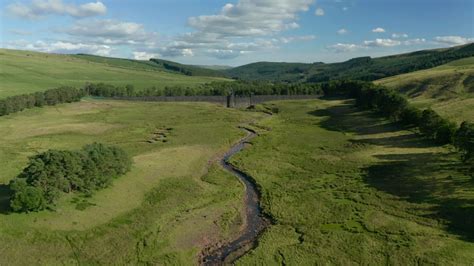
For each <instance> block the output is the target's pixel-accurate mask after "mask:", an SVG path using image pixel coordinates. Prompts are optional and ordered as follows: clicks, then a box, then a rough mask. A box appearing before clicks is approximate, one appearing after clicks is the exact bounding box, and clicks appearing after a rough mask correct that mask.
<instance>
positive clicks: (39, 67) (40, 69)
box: [0, 49, 223, 98]
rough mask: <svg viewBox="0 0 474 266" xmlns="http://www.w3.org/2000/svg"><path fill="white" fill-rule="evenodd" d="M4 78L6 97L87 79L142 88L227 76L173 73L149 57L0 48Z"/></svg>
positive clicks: (0, 90)
mask: <svg viewBox="0 0 474 266" xmlns="http://www.w3.org/2000/svg"><path fill="white" fill-rule="evenodd" d="M0 80H1V81H2V82H1V83H0V98H3V97H7V96H11V95H16V94H22V93H30V92H35V91H41V90H45V89H50V88H55V87H58V86H61V85H70V86H83V85H84V84H85V83H86V82H105V83H110V84H115V85H126V84H133V85H134V86H135V87H136V88H139V89H142V88H147V87H152V86H156V87H164V86H173V85H182V86H195V85H198V84H202V83H207V82H212V81H216V80H223V79H221V78H213V77H191V76H186V75H182V74H178V73H170V72H169V71H164V70H163V69H161V68H158V67H155V66H154V64H153V63H150V62H147V61H135V60H126V59H114V58H103V57H95V56H84V55H57V54H45V53H37V52H30V51H16V50H7V49H0Z"/></svg>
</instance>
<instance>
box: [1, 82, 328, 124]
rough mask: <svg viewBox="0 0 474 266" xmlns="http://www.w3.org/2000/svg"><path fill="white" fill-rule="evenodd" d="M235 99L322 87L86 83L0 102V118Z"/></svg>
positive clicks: (313, 91)
mask: <svg viewBox="0 0 474 266" xmlns="http://www.w3.org/2000/svg"><path fill="white" fill-rule="evenodd" d="M231 93H233V94H234V95H237V96H251V95H322V93H323V92H322V89H321V84H312V83H307V84H305V83H294V84H286V83H272V82H257V81H255V82H246V81H235V82H212V83H206V84H202V85H199V86H196V87H184V86H173V87H169V86H167V87H164V88H162V87H150V88H146V89H140V90H137V89H135V87H134V86H133V85H126V86H115V85H111V84H104V83H96V84H94V83H89V84H86V85H85V86H84V87H83V88H79V89H78V88H73V87H60V88H56V89H50V90H46V91H44V92H36V93H31V94H21V95H16V96H11V97H7V98H5V99H0V116H4V115H9V114H12V113H16V112H20V111H23V110H24V109H29V108H33V107H42V106H47V105H56V104H60V103H71V102H78V101H80V100H81V99H82V98H83V97H85V96H88V95H90V96H95V97H147V96H227V95H230V94H231Z"/></svg>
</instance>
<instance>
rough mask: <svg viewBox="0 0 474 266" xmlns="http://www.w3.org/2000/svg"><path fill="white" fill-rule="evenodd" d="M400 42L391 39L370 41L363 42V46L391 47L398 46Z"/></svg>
mask: <svg viewBox="0 0 474 266" xmlns="http://www.w3.org/2000/svg"><path fill="white" fill-rule="evenodd" d="M400 44H401V42H400V41H397V40H392V39H375V40H371V41H364V45H365V46H367V47H392V46H398V45H400Z"/></svg>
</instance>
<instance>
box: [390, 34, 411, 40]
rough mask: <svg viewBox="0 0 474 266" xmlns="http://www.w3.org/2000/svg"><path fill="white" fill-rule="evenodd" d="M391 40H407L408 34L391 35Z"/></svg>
mask: <svg viewBox="0 0 474 266" xmlns="http://www.w3.org/2000/svg"><path fill="white" fill-rule="evenodd" d="M392 38H394V39H401V38H408V34H406V33H393V34H392Z"/></svg>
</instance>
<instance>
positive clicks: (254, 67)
mask: <svg viewBox="0 0 474 266" xmlns="http://www.w3.org/2000/svg"><path fill="white" fill-rule="evenodd" d="M316 64H317V63H316ZM311 67H312V64H305V63H284V62H279V63H278V62H258V63H252V64H248V65H244V66H240V67H235V68H231V69H228V70H226V71H224V72H225V73H227V75H229V76H230V77H233V78H237V79H243V80H273V81H297V80H301V79H304V78H305V76H306V75H307V73H308V71H309V69H311Z"/></svg>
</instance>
